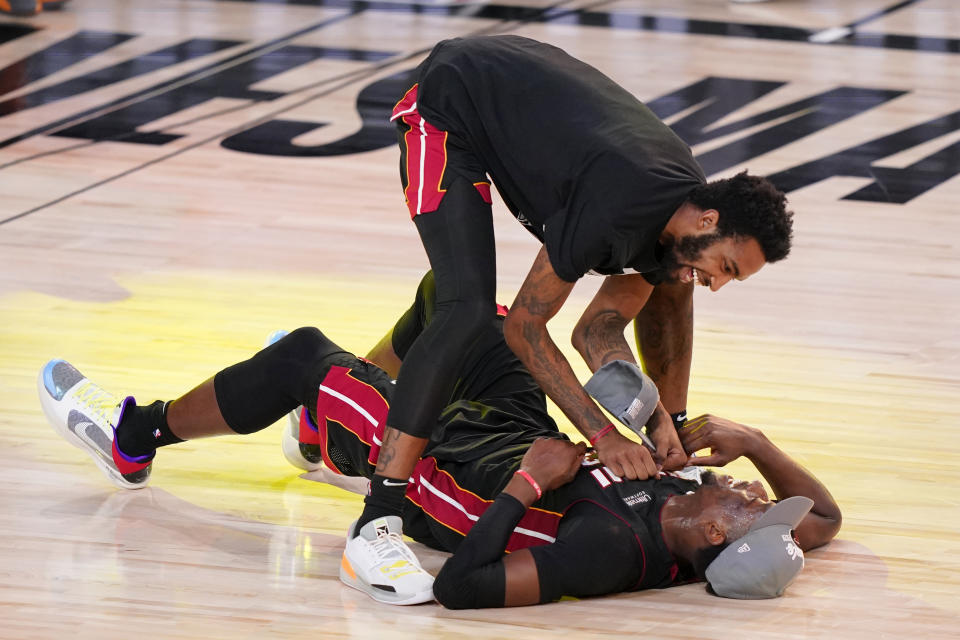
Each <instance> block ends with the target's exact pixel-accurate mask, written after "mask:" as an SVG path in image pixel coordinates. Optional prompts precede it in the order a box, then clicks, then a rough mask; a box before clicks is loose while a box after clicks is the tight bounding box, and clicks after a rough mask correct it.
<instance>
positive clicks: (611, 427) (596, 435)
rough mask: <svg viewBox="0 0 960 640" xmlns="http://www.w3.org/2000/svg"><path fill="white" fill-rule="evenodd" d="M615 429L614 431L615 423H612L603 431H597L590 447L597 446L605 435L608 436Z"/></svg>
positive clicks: (591, 439)
mask: <svg viewBox="0 0 960 640" xmlns="http://www.w3.org/2000/svg"><path fill="white" fill-rule="evenodd" d="M613 429H614V426H613V423H612V422H611V423H610V424H608V425H607V426H605V427H604V428H603V429H600V431H597V432H596V433H595V434H593V437H592V438H590V445H591V446H594V445H596V444H597V440H599V439H600V438H602V437H603V436H605V435H607V434H608V433H610V432H611V431H613Z"/></svg>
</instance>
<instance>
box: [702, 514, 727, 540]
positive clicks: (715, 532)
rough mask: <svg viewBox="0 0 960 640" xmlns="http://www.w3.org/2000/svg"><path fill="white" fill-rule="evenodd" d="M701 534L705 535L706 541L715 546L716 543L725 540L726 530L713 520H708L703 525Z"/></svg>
mask: <svg viewBox="0 0 960 640" xmlns="http://www.w3.org/2000/svg"><path fill="white" fill-rule="evenodd" d="M703 534H704V537H706V539H707V542H709V543H710V544H712V545H714V546H716V545H718V544H723V543H724V542H726V541H727V532H726V530H725V529H724V528H723V527H722V526H720V523H719V522H717V521H715V520H709V521H707V522H705V523H704V525H703Z"/></svg>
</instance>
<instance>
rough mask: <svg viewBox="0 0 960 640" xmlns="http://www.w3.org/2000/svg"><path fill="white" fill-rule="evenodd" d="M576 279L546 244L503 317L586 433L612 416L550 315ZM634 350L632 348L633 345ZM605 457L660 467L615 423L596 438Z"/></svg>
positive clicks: (507, 332) (622, 469) (628, 472)
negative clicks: (562, 271) (564, 349)
mask: <svg viewBox="0 0 960 640" xmlns="http://www.w3.org/2000/svg"><path fill="white" fill-rule="evenodd" d="M572 289H573V283H570V282H566V281H565V280H563V279H561V278H560V277H559V276H558V275H557V274H556V272H555V271H554V270H553V266H552V265H551V264H550V260H549V258H548V257H547V251H546V249H541V250H540V253H539V254H538V255H537V259H536V260H535V261H534V263H533V267H531V269H530V273H529V274H527V278H526V280H524V282H523V285H522V286H521V287H520V291H519V292H518V293H517V299H516V300H514V302H513V305H511V307H510V312H509V313H508V314H507V318H506V320H505V321H504V323H503V334H504V338H506V341H507V344H508V345H509V346H510V348H511V349H512V350H513V352H514V353H515V354H516V355H517V357H518V358H519V359H520V361H521V362H523V364H524V365H525V366H526V367H527V370H529V371H530V374H531V375H532V376H533V378H534V380H536V381H537V384H539V385H540V388H541V389H543V391H544V393H546V394H547V395H548V396H549V397H550V399H551V400H553V401H554V402H555V403H556V405H557V406H558V407H560V410H561V411H563V413H564V415H566V416H567V417H568V418H569V419H570V421H571V422H572V423H573V425H574V426H575V427H576V428H577V429H578V430H579V431H580V433H582V434H583V435H584V436H586V437H587V439H589V438H591V437H593V436H594V435H596V434H597V433H599V432H600V431H601V430H603V429H604V428H605V427H606V426H607V424H609V421H608V420H607V418H606V417H605V416H604V414H603V412H602V411H601V410H600V408H599V407H598V406H597V405H596V403H595V402H594V401H593V398H591V397H590V396H589V395H588V394H587V392H586V391H584V389H583V387H582V386H581V385H580V382H579V381H578V380H577V377H576V375H575V374H574V373H573V369H572V368H571V367H570V363H569V362H567V359H566V358H565V357H564V356H563V354H562V353H561V352H560V349H558V348H557V345H556V343H555V342H554V341H553V339H552V338H551V337H550V334H549V333H548V332H547V321H549V320H550V318H552V317H553V316H554V315H556V313H557V311H558V310H559V309H560V307H561V306H563V303H564V302H565V301H566V299H567V296H569V295H570V291H571V290H572ZM628 350H629V348H628ZM594 446H595V448H596V449H597V453H598V455H599V457H600V461H601V462H603V463H604V464H605V465H606V466H608V467H610V469H611V470H612V471H613V472H614V473H616V474H617V475H619V476H623V477H626V478H639V479H643V478H648V477H650V476H653V475H656V474H657V467H656V465H655V464H654V462H653V458H652V456H651V455H650V452H649V451H647V449H646V448H645V447H644V446H643V445H641V444H639V443H637V442H634V441H632V440H629V439H627V438H625V437H624V436H623V435H621V434H620V433H619V432H618V431H616V429H614V430H612V431H610V432H608V433H607V434H606V435H604V436H603V437H601V438H600V439H599V440H597V442H596V443H595V445H594Z"/></svg>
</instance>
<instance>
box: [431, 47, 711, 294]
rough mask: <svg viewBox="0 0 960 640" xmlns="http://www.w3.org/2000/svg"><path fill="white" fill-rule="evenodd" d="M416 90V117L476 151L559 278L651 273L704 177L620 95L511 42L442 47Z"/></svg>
mask: <svg viewBox="0 0 960 640" xmlns="http://www.w3.org/2000/svg"><path fill="white" fill-rule="evenodd" d="M418 81H419V89H418V100H417V106H418V109H419V111H420V113H421V114H422V115H423V117H424V118H426V119H427V121H428V122H430V123H431V124H433V125H435V126H437V127H438V128H440V129H444V130H446V131H449V132H450V133H451V135H454V136H456V137H457V138H458V139H459V140H460V141H461V142H462V143H463V144H464V145H466V146H467V147H468V148H469V149H471V150H472V151H473V152H474V153H476V154H477V156H478V157H479V159H480V160H481V162H482V163H483V165H484V167H485V169H486V171H487V173H488V174H489V175H490V177H491V179H492V181H493V183H494V184H495V185H496V187H497V189H498V191H499V192H500V194H501V196H502V197H503V199H504V201H505V202H506V204H507V206H508V207H509V209H510V211H511V212H512V213H513V215H514V216H516V217H517V219H518V220H520V222H521V223H523V224H524V225H525V226H526V227H527V229H528V230H529V231H530V232H532V233H533V234H534V235H535V236H536V237H537V238H538V239H540V241H541V242H543V243H544V245H545V246H546V248H547V252H548V255H549V257H550V262H551V264H552V266H553V268H554V270H555V271H556V273H557V275H559V276H560V277H561V278H563V279H564V280H566V281H568V282H573V281H576V280H577V279H578V278H580V277H581V276H583V275H584V274H585V273H587V272H591V271H592V272H595V273H600V274H616V273H624V272H639V273H646V272H651V271H655V270H656V269H657V266H658V262H659V261H658V254H657V246H658V245H657V241H658V239H659V237H660V233H661V232H662V231H663V228H664V227H665V226H666V224H667V221H668V220H669V219H670V217H671V216H672V215H673V213H674V212H675V211H676V210H677V208H678V207H679V206H680V204H682V203H683V201H684V200H685V199H686V197H687V195H688V194H689V192H690V190H691V189H693V188H694V187H696V186H697V185H699V184H702V183H703V182H704V176H703V171H702V169H701V168H700V166H699V165H698V164H697V162H696V160H694V158H693V155H692V154H691V152H690V149H689V147H688V146H687V145H686V144H685V143H684V142H683V141H682V140H681V139H680V138H679V137H677V135H676V134H674V133H673V131H672V130H671V129H670V128H669V127H668V126H667V125H665V124H664V123H663V122H661V121H660V120H659V119H658V118H657V117H656V116H655V115H654V114H653V112H651V111H650V109H648V108H647V107H646V106H645V105H644V104H643V103H641V102H640V101H639V100H637V99H636V98H635V97H633V95H632V94H630V93H629V92H628V91H627V90H625V89H624V88H623V87H621V86H619V85H617V84H616V83H615V82H614V81H613V80H611V79H610V78H608V77H607V76H605V75H604V74H603V73H601V72H600V71H598V70H597V69H595V68H593V67H591V66H590V65H588V64H586V63H584V62H581V61H579V60H577V59H575V58H573V57H571V56H569V55H568V54H566V53H565V52H564V51H563V50H561V49H558V48H556V47H553V46H551V45H547V44H544V43H541V42H537V41H535V40H530V39H527V38H522V37H519V36H489V37H473V38H462V39H461V38H457V39H453V40H445V41H443V42H441V43H439V44H438V45H437V46H436V47H435V48H434V50H433V52H432V53H431V54H430V56H429V57H428V58H427V59H426V60H425V61H424V62H423V64H422V65H421V66H420V70H419V77H418Z"/></svg>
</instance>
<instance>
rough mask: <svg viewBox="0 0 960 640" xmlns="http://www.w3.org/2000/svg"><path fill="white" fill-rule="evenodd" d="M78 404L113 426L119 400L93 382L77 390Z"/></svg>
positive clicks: (86, 383)
mask: <svg viewBox="0 0 960 640" xmlns="http://www.w3.org/2000/svg"><path fill="white" fill-rule="evenodd" d="M76 398H77V402H79V403H81V404H82V405H83V407H84V408H85V409H89V410H90V411H91V412H93V413H94V414H96V416H97V417H99V418H100V419H101V420H103V421H104V422H106V423H107V424H111V425H112V424H113V412H114V410H115V409H116V408H117V404H118V402H117V399H116V398H115V397H114V396H112V395H110V394H109V393H108V392H106V391H104V390H103V389H101V388H100V387H98V386H97V385H95V384H93V383H92V382H85V383H84V384H83V386H82V387H81V388H80V389H78V390H77V395H76Z"/></svg>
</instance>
